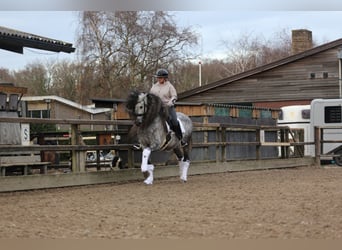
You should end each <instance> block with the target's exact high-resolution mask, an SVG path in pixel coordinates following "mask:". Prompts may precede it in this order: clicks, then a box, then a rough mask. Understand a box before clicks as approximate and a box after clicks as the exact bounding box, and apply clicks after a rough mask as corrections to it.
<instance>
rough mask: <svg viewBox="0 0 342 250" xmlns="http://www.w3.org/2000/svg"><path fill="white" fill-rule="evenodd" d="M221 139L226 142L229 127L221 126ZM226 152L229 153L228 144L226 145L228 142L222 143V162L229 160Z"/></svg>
mask: <svg viewBox="0 0 342 250" xmlns="http://www.w3.org/2000/svg"><path fill="white" fill-rule="evenodd" d="M221 141H222V142H224V143H225V142H226V141H227V129H226V127H221ZM226 152H227V154H228V150H227V146H226V144H222V146H221V161H222V162H225V161H227V158H228V157H227V155H226Z"/></svg>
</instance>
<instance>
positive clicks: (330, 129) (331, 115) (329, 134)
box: [309, 99, 342, 166]
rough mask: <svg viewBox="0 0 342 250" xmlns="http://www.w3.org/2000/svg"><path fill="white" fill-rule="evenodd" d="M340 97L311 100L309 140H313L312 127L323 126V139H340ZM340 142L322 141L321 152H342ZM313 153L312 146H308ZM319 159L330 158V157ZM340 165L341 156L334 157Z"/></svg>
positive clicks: (341, 102) (341, 119)
mask: <svg viewBox="0 0 342 250" xmlns="http://www.w3.org/2000/svg"><path fill="white" fill-rule="evenodd" d="M341 114H342V99H315V100H313V101H312V102H311V119H310V137H311V138H310V140H311V141H313V140H314V127H324V128H327V129H324V132H323V140H342V128H338V127H342V115H341ZM341 145H342V143H324V144H323V147H322V152H321V154H342V148H341ZM309 148H310V154H311V155H314V153H315V150H314V146H311V147H309ZM321 159H328V160H331V159H332V157H324V158H321ZM334 161H335V163H336V164H337V165H339V166H342V157H341V156H339V157H334Z"/></svg>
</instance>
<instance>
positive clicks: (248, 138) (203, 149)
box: [0, 118, 310, 191]
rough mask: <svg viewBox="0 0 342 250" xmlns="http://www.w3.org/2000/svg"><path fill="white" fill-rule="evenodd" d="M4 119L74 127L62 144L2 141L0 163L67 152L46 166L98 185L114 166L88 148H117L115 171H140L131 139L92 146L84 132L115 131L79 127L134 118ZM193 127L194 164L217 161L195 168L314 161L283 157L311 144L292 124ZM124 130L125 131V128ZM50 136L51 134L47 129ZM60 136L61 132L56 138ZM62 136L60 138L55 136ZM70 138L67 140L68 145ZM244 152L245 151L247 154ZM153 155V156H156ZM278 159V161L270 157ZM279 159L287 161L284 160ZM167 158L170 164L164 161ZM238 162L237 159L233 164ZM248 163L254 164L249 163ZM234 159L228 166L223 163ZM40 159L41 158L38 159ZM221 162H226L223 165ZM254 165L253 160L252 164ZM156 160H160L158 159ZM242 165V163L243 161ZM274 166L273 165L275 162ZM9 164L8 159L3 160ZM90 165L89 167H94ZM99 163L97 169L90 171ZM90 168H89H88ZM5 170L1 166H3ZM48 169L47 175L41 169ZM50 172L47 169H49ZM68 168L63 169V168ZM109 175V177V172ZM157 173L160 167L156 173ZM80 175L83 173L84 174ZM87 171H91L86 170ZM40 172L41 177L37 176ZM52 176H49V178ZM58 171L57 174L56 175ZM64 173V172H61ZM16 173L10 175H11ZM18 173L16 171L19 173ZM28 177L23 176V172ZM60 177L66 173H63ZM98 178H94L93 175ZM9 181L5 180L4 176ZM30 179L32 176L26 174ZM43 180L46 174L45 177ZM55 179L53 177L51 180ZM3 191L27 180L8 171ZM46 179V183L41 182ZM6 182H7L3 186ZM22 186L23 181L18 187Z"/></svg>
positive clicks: (128, 123)
mask: <svg viewBox="0 0 342 250" xmlns="http://www.w3.org/2000/svg"><path fill="white" fill-rule="evenodd" d="M0 122H5V123H21V124H46V123H47V124H69V125H70V129H69V131H68V139H67V140H66V139H65V138H63V145H44V144H42V145H37V144H36V145H27V146H23V145H0V168H1V157H2V155H7V154H16V153H18V154H20V152H23V151H32V152H36V153H40V154H44V153H46V152H55V153H57V152H58V153H61V154H62V153H65V154H66V155H67V156H68V157H69V161H68V162H64V161H63V162H62V161H61V162H60V164H54V163H51V164H46V165H44V168H45V169H46V168H47V169H49V168H50V169H58V168H59V167H61V168H67V169H68V170H69V172H68V173H71V174H74V175H75V176H77V177H75V178H80V180H79V181H75V179H72V178H71V177H63V178H66V182H65V185H84V184H94V183H103V182H106V181H109V180H111V181H113V178H114V179H115V178H116V177H114V176H112V174H113V171H110V168H108V159H102V160H101V159H100V157H97V159H96V161H94V162H92V163H90V162H89V161H88V160H87V159H86V157H85V155H86V153H87V152H89V151H96V155H97V156H99V152H100V151H104V150H107V151H108V150H115V151H117V152H119V153H120V155H125V156H126V158H127V162H126V166H127V168H128V169H123V170H120V171H115V174H116V175H118V176H121V177H120V179H121V178H123V179H129V178H133V176H136V175H137V173H136V170H137V171H138V173H139V169H136V168H137V167H139V165H140V160H141V159H140V158H141V152H140V150H136V149H134V148H133V147H132V144H131V143H125V142H122V143H109V144H106V145H99V144H98V143H95V144H94V145H90V144H85V142H84V141H83V139H82V134H84V133H86V134H87V135H90V134H91V133H99V132H100V133H101V132H103V133H106V134H107V133H109V134H115V133H117V130H116V131H114V130H113V131H89V130H87V131H81V125H84V124H92V125H114V127H116V128H117V126H124V127H125V126H126V130H125V129H123V130H121V132H122V133H126V134H127V132H128V128H129V127H130V126H131V125H132V124H133V123H132V121H130V120H119V121H113V120H78V119H74V120H64V119H35V118H0ZM193 124H194V131H193V143H192V148H193V150H192V158H193V159H192V165H194V164H195V165H197V166H201V165H202V166H203V164H208V163H211V164H214V165H215V164H216V165H215V166H213V167H212V168H211V170H208V169H207V167H206V166H205V167H204V169H202V170H200V169H201V168H200V167H199V168H197V170H195V168H194V170H191V171H194V172H193V173H196V171H199V172H203V173H204V172H206V171H221V170H222V169H231V166H232V165H234V168H235V169H244V167H243V166H240V167H238V164H239V162H240V161H245V162H246V163H245V165H246V166H248V167H246V169H253V166H254V168H258V169H260V168H268V166H269V168H274V167H282V166H283V167H291V166H298V165H303V164H304V165H306V164H308V162H310V160H300V159H299V160H297V159H294V160H290V161H284V160H286V159H290V158H291V157H293V156H295V157H298V155H293V154H291V153H290V151H291V150H290V149H291V147H292V148H293V147H294V148H300V147H304V145H307V144H308V143H304V142H302V141H293V140H290V138H289V131H290V130H289V128H288V127H278V126H256V125H239V124H226V123H198V122H194V123H193ZM123 131H124V132H123ZM46 137H47V138H50V139H51V138H52V137H51V135H49V134H47V135H46ZM56 138H57V137H56ZM57 139H58V138H57ZM66 142H67V144H66ZM244 151H246V152H245V153H244ZM157 154H158V156H157V158H158V159H159V161H160V162H163V164H164V166H165V168H163V169H165V171H166V172H167V174H168V175H169V174H170V173H171V172H172V171H175V170H173V169H174V168H172V170H170V169H169V168H167V166H166V165H172V164H173V162H172V160H170V161H169V155H167V156H164V155H163V154H164V152H160V155H159V153H157ZM152 156H153V155H152ZM272 159H274V160H275V161H270V160H272ZM262 160H267V162H262ZM279 160H283V161H282V162H280V161H279ZM166 161H167V163H165V162H166ZM42 162H46V160H43V159H42ZM234 162H235V163H234ZM248 162H250V163H248ZM226 163H228V164H231V165H229V166H226V165H225V164H226ZM38 164H39V163H38ZM217 164H223V165H222V166H225V167H223V168H222V167H220V166H219V165H217ZM249 164H250V165H249ZM157 165H158V163H157ZM240 165H241V164H240ZM273 165H274V166H273ZM5 166H6V167H8V164H7V165H5ZM22 167H23V169H24V168H25V171H23V172H25V173H27V167H28V166H22ZM90 168H91V169H90ZM93 168H95V169H94V170H92V169H93ZM88 169H89V170H88ZM127 170H131V171H133V172H130V175H131V177H127V176H126V175H125V173H127V172H125V171H127ZM2 172H3V171H2ZM42 173H45V174H42ZM47 173H49V172H48V171H47ZM62 173H64V172H62ZM94 173H98V177H96V178H95V177H94ZM106 173H107V174H109V176H108V175H107V174H106ZM157 173H158V172H157ZM80 174H81V175H80ZM88 174H89V175H88ZM37 176H41V177H39V178H38V177H37ZM43 176H45V177H46V178H48V179H49V180H50V183H48V181H47V180H48V179H46V181H42V179H40V178H43ZM48 176H50V177H48ZM54 176H55V174H54ZM60 176H64V175H63V174H61V175H60ZM11 177H12V176H9V178H11ZM16 177H17V176H16ZM23 177H24V176H23ZM26 177H27V178H29V179H30V180H33V179H34V180H36V181H37V182H39V183H40V185H38V184H37V183H36V181H34V183H31V182H30V181H29V182H27V183H28V184H27V185H26V186H27V188H28V189H30V188H37V187H44V186H45V187H50V186H52V187H56V186H59V185H61V183H57V182H55V179H54V178H53V177H51V175H49V174H46V171H45V170H44V171H40V172H39V173H38V174H33V175H27V176H26ZM61 178H62V177H61ZM93 178H94V179H93ZM5 180H6V181H5ZM25 180H28V179H25ZM44 180H45V179H44ZM51 181H52V182H51ZM1 182H2V184H0V191H1V190H5V191H6V190H7V191H8V190H18V189H19V190H21V189H23V188H25V185H24V186H22V183H23V181H22V180H20V181H19V180H18V181H15V179H7V176H2V177H0V183H1ZM11 182H15V183H14V184H11V185H13V187H12V189H11V188H10V187H7V186H6V183H11ZM42 182H43V183H45V182H46V183H45V184H44V185H43V184H41V183H42ZM2 185H3V186H2ZM20 185H21V186H20Z"/></svg>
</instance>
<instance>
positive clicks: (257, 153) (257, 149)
mask: <svg viewBox="0 0 342 250" xmlns="http://www.w3.org/2000/svg"><path fill="white" fill-rule="evenodd" d="M261 131H262V130H261V129H260V128H258V129H256V130H255V132H256V134H255V141H256V142H259V143H258V144H257V145H256V146H255V158H256V159H257V160H260V158H261V152H260V151H261V135H260V134H261Z"/></svg>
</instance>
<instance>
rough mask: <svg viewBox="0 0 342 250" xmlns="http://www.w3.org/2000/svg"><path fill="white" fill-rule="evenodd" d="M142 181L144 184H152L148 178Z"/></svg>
mask: <svg viewBox="0 0 342 250" xmlns="http://www.w3.org/2000/svg"><path fill="white" fill-rule="evenodd" d="M144 183H145V184H146V185H152V184H153V181H150V180H144Z"/></svg>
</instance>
